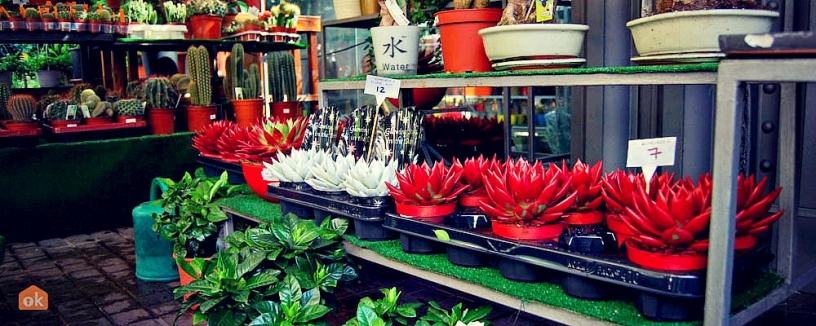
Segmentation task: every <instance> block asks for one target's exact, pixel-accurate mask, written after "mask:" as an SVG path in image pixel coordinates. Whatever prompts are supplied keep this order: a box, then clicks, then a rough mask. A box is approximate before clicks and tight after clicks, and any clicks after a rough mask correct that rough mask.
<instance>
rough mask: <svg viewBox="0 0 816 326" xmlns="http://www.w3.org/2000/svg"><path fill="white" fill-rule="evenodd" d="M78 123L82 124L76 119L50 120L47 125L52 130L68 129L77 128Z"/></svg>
mask: <svg viewBox="0 0 816 326" xmlns="http://www.w3.org/2000/svg"><path fill="white" fill-rule="evenodd" d="M80 123H82V121H80V120H78V119H76V120H51V121H50V122H49V123H48V124H50V125H51V127H54V128H68V127H76V126H79V124H80Z"/></svg>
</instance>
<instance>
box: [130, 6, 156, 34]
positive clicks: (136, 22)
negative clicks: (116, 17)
mask: <svg viewBox="0 0 816 326" xmlns="http://www.w3.org/2000/svg"><path fill="white" fill-rule="evenodd" d="M125 12H126V14H127V20H128V23H129V24H130V26H129V27H128V37H130V38H139V39H145V38H151V37H152V36H153V35H152V34H153V33H152V26H151V25H153V24H156V23H157V22H158V19H159V14H158V12H156V9H155V8H153V4H152V3H150V2H147V1H144V0H133V1H130V2H128V3H127V5H126V7H125ZM148 31H150V32H148Z"/></svg>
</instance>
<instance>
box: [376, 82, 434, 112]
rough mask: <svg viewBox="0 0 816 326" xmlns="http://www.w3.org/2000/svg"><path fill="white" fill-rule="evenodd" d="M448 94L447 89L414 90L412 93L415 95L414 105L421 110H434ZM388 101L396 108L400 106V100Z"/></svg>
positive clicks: (389, 99) (390, 99) (391, 99)
mask: <svg viewBox="0 0 816 326" xmlns="http://www.w3.org/2000/svg"><path fill="white" fill-rule="evenodd" d="M447 92H448V89H447V88H444V87H442V88H414V89H413V90H412V91H411V93H412V94H413V98H412V99H413V102H414V103H413V105H414V106H415V107H416V108H417V109H419V110H430V109H433V107H434V106H436V105H437V104H439V102H440V101H442V98H443V97H445V93H447ZM388 101H389V102H391V104H393V105H394V106H399V99H396V98H388Z"/></svg>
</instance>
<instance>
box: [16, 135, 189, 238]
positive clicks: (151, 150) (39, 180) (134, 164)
mask: <svg viewBox="0 0 816 326" xmlns="http://www.w3.org/2000/svg"><path fill="white" fill-rule="evenodd" d="M191 136H192V133H188V132H183V133H175V134H171V135H160V136H142V137H128V138H116V139H108V140H96V141H83V142H71V143H49V144H43V145H39V146H35V147H31V148H17V147H8V148H1V149H0V166H2V167H3V173H2V175H3V177H2V178H0V189H2V191H3V195H2V196H0V207H2V209H0V211H2V213H0V215H2V217H3V223H0V234H3V235H5V236H6V238H7V240H8V241H9V242H25V241H37V240H43V239H48V238H54V237H63V236H69V235H74V234H82V233H91V232H96V231H102V230H110V229H114V228H119V227H127V226H132V225H133V216H132V210H133V208H134V207H136V206H137V205H139V204H141V203H142V202H145V201H148V199H149V197H150V196H149V195H150V186H151V182H152V181H153V178H155V177H167V178H172V179H174V180H177V179H179V178H180V177H181V176H182V175H183V173H184V171H192V170H193V169H194V168H195V166H196V165H197V164H196V155H197V151H196V150H195V149H193V148H192V141H191Z"/></svg>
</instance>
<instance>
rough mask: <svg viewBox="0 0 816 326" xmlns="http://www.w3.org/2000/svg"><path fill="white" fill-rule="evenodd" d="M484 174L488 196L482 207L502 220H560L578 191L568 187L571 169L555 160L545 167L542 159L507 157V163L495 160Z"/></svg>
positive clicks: (531, 222) (537, 222) (532, 222)
mask: <svg viewBox="0 0 816 326" xmlns="http://www.w3.org/2000/svg"><path fill="white" fill-rule="evenodd" d="M562 166H564V164H563V163H562ZM482 177H483V181H484V185H485V190H486V191H487V196H488V199H489V200H487V201H482V202H480V206H479V207H480V208H481V209H482V210H483V211H484V212H485V213H487V214H488V215H490V216H491V217H492V218H494V219H495V220H496V221H498V222H502V223H516V224H521V225H543V224H551V223H554V222H557V221H558V220H560V219H561V216H562V215H563V214H564V211H565V210H567V209H568V208H569V207H570V206H572V205H573V203H574V201H575V197H576V195H577V194H576V193H574V192H570V191H569V190H570V178H571V176H570V175H569V171H568V170H567V169H566V168H563V169H562V168H559V167H558V166H556V165H555V164H552V163H550V164H549V168H548V169H545V168H544V165H543V164H542V163H541V162H536V163H535V164H530V163H529V162H527V161H525V160H524V159H518V160H516V161H514V160H512V159H508V160H507V161H506V162H505V163H504V164H501V163H499V162H497V161H493V162H492V163H491V164H490V167H489V168H488V172H487V173H485V175H483V176H482Z"/></svg>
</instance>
